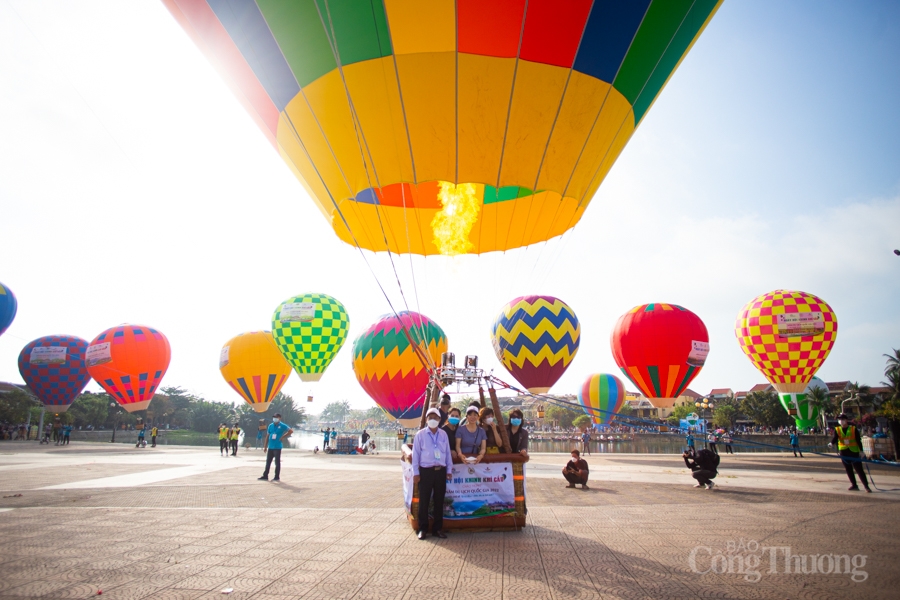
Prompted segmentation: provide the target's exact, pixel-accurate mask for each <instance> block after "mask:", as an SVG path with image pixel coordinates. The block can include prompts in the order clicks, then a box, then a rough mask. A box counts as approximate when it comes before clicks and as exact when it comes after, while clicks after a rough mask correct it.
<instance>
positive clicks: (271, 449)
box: [259, 413, 294, 481]
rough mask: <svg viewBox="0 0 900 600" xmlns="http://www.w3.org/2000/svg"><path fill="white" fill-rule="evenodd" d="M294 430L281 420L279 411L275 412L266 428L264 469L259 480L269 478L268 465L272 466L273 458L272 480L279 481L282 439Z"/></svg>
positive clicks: (286, 437)
mask: <svg viewBox="0 0 900 600" xmlns="http://www.w3.org/2000/svg"><path fill="white" fill-rule="evenodd" d="M293 433H294V430H293V429H291V428H290V427H288V426H287V425H285V424H284V423H282V422H281V413H275V416H273V417H272V422H271V423H269V426H268V427H267V428H266V445H265V446H263V450H265V451H266V470H265V471H263V474H262V477H260V478H259V480H260V481H268V480H269V467H271V466H272V460H273V459H274V460H275V477H274V478H273V479H272V481H281V449H282V448H284V440H286V439H288V438H289V437H291V435H293Z"/></svg>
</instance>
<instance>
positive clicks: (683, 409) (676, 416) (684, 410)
mask: <svg viewBox="0 0 900 600" xmlns="http://www.w3.org/2000/svg"><path fill="white" fill-rule="evenodd" d="M692 412H694V407H693V406H688V405H684V404H681V405H679V406H676V407H675V408H673V409H672V414H671V415H669V416H668V418H667V419H666V421H668V422H669V423H670V424H671V425H678V423H680V422H681V419H684V418H685V417H687V416H688V415H689V414H691V413H692Z"/></svg>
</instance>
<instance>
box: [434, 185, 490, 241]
mask: <svg viewBox="0 0 900 600" xmlns="http://www.w3.org/2000/svg"><path fill="white" fill-rule="evenodd" d="M439 186H440V188H439V191H438V200H440V202H441V207H442V208H441V210H440V212H438V213H437V214H436V215H435V216H434V219H432V220H431V229H432V231H433V232H434V236H433V240H434V245H435V246H437V248H438V252H440V253H441V254H444V255H446V256H455V255H457V254H468V252H469V251H470V250H472V248H473V247H474V244H472V242H470V241H469V234H470V233H471V232H472V227H474V226H475V221H477V220H478V212H479V211H480V210H481V202H480V201H479V198H478V192H477V190H476V188H475V184H472V183H461V184H459V185H455V184H453V183H449V182H445V181H441V182H439Z"/></svg>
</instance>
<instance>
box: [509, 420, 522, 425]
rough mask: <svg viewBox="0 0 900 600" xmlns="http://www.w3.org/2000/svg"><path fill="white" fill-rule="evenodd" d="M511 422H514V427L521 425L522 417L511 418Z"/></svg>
mask: <svg viewBox="0 0 900 600" xmlns="http://www.w3.org/2000/svg"><path fill="white" fill-rule="evenodd" d="M509 422H510V423H511V424H512V426H513V427H518V426H519V425H521V424H522V419H510V420H509Z"/></svg>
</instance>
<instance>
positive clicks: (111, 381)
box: [85, 325, 172, 412]
mask: <svg viewBox="0 0 900 600" xmlns="http://www.w3.org/2000/svg"><path fill="white" fill-rule="evenodd" d="M171 357H172V351H171V349H170V348H169V340H167V339H166V336H164V335H163V334H162V333H160V332H159V331H157V330H155V329H153V328H152V327H147V326H145V325H119V326H118V327H112V328H110V329H107V330H106V331H104V332H103V333H101V334H100V335H98V336H97V337H96V338H94V341H92V342H91V344H90V346H88V349H87V352H86V353H85V364H86V365H87V370H88V373H90V374H91V377H93V378H94V381H96V382H97V383H99V384H100V385H101V386H103V389H104V390H106V391H107V393H108V394H109V395H110V396H113V397H114V398H115V399H116V400H118V402H119V404H121V405H122V408H124V409H125V410H127V411H128V412H134V411H136V410H145V409H146V408H147V405H148V404H150V400H151V399H152V398H153V394H154V393H155V392H156V390H157V389H158V388H159V383H160V381H162V378H163V376H164V375H165V374H166V369H168V368H169V360H170V359H171Z"/></svg>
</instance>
